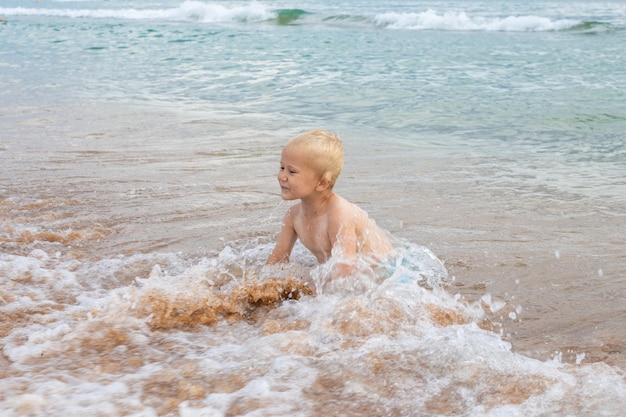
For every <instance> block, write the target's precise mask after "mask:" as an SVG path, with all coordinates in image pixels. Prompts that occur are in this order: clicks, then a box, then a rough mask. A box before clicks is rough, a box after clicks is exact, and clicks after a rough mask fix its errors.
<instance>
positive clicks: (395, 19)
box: [375, 9, 581, 32]
mask: <svg viewBox="0 0 626 417" xmlns="http://www.w3.org/2000/svg"><path fill="white" fill-rule="evenodd" d="M375 22H376V24H377V25H378V26H381V27H385V28H388V29H409V30H448V31H502V32H507V31H511V32H525V31H550V30H563V29H566V28H570V27H572V26H575V25H577V24H580V23H581V22H580V21H578V20H572V19H557V20H553V19H550V18H548V17H542V16H533V15H528V16H506V17H483V16H471V15H468V14H467V13H466V12H451V11H448V12H442V13H440V12H437V11H435V10H432V9H429V10H427V11H424V12H421V13H395V12H391V13H382V14H379V15H377V16H376V17H375Z"/></svg>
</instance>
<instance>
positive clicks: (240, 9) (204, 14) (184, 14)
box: [0, 1, 278, 23]
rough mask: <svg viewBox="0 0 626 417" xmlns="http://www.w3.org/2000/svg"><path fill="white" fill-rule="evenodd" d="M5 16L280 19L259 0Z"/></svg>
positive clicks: (23, 11)
mask: <svg viewBox="0 0 626 417" xmlns="http://www.w3.org/2000/svg"><path fill="white" fill-rule="evenodd" d="M0 15H2V16H56V17H71V18H110V19H111V18H112V19H132V20H141V19H146V20H151V19H158V20H178V21H185V20H190V21H199V22H207V23H209V22H215V23H217V22H224V23H227V22H262V21H267V20H272V19H277V17H278V13H277V12H276V11H272V10H270V9H269V8H268V7H267V6H264V5H262V4H260V3H256V2H253V3H250V4H249V5H245V6H236V7H227V6H223V5H221V4H215V3H206V2H202V1H185V2H183V3H181V5H180V6H178V7H174V8H170V9H51V8H25V7H16V8H2V7H0Z"/></svg>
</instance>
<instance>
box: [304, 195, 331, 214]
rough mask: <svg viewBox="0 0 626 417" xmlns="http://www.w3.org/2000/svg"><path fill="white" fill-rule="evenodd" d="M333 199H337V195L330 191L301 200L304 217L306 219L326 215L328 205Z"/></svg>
mask: <svg viewBox="0 0 626 417" xmlns="http://www.w3.org/2000/svg"><path fill="white" fill-rule="evenodd" d="M333 198H335V193H333V192H332V191H328V192H323V193H320V194H319V195H315V196H312V197H310V198H307V199H302V200H300V202H301V204H302V210H303V211H304V215H305V216H306V217H315V216H319V215H321V214H323V213H325V212H326V209H327V208H328V204H329V203H330V201H331V200H332V199H333Z"/></svg>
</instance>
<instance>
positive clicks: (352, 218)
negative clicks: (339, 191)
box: [331, 196, 370, 227]
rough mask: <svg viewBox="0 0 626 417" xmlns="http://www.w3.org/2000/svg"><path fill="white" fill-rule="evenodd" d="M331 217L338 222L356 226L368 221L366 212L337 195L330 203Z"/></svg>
mask: <svg viewBox="0 0 626 417" xmlns="http://www.w3.org/2000/svg"><path fill="white" fill-rule="evenodd" d="M331 210H332V217H334V218H335V219H336V220H337V221H339V222H340V223H343V224H345V223H353V224H354V225H355V226H356V227H358V225H364V224H365V223H367V222H369V221H370V220H369V218H368V216H367V213H366V212H365V211H364V210H363V209H361V208H360V207H359V206H357V205H356V204H354V203H351V202H349V201H348V200H346V199H345V198H343V197H340V196H337V198H336V199H335V201H334V202H333V205H332V208H331Z"/></svg>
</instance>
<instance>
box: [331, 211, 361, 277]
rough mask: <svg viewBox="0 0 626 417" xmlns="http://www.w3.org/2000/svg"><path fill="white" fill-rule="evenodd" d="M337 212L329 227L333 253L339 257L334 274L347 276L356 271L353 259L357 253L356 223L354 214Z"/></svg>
mask: <svg viewBox="0 0 626 417" xmlns="http://www.w3.org/2000/svg"><path fill="white" fill-rule="evenodd" d="M337 214H338V215H336V216H334V218H331V222H330V227H329V235H330V236H329V237H330V238H331V243H332V248H333V250H332V254H333V257H338V259H337V260H338V262H337V263H336V264H335V266H334V268H333V269H334V270H333V275H336V276H346V275H350V274H352V272H354V263H353V261H354V258H355V256H356V254H357V233H356V224H355V219H354V216H345V213H337ZM333 237H334V239H333Z"/></svg>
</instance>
